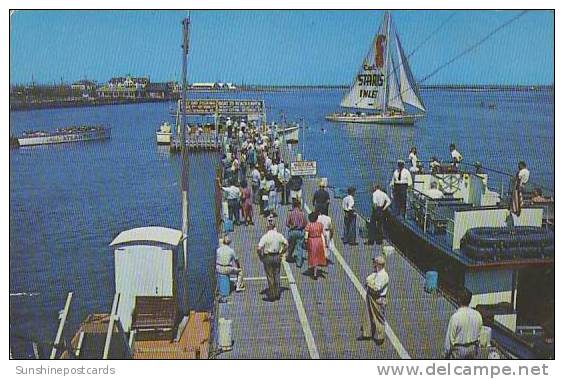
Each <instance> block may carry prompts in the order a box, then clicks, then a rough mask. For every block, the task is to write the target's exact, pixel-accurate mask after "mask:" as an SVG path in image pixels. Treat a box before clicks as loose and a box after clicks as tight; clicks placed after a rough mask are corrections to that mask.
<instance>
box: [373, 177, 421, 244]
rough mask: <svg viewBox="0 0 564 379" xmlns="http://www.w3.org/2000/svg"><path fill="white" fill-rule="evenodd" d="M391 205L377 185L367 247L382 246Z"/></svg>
mask: <svg viewBox="0 0 564 379" xmlns="http://www.w3.org/2000/svg"><path fill="white" fill-rule="evenodd" d="M408 175H409V176H410V177H411V174H409V173H408ZM391 203H392V201H391V200H390V198H389V197H388V195H387V194H386V193H385V192H384V191H382V189H381V188H380V186H379V185H378V184H376V185H375V186H374V192H373V193H372V213H371V215H370V225H369V229H368V241H367V242H366V245H374V242H376V243H377V244H378V245H381V244H382V240H383V239H384V225H383V223H384V216H385V214H386V210H387V209H388V208H389V206H390V204H391Z"/></svg>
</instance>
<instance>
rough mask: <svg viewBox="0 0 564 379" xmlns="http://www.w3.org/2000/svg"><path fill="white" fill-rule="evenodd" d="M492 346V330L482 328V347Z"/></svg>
mask: <svg viewBox="0 0 564 379" xmlns="http://www.w3.org/2000/svg"><path fill="white" fill-rule="evenodd" d="M491 344H492V328H490V327H489V326H482V328H481V329H480V347H489V346H491Z"/></svg>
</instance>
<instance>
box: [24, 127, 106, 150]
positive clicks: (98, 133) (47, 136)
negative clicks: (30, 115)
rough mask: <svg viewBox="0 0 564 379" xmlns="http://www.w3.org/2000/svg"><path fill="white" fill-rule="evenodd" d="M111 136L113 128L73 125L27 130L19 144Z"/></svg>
mask: <svg viewBox="0 0 564 379" xmlns="http://www.w3.org/2000/svg"><path fill="white" fill-rule="evenodd" d="M110 136H111V128H109V127H104V126H73V127H68V128H59V129H56V130H55V131H54V132H46V131H42V130H40V131H27V132H24V133H23V134H22V135H21V136H19V137H17V141H18V145H19V146H20V147H24V146H35V145H50V144H58V143H68V142H83V141H95V140H103V139H108V138H110Z"/></svg>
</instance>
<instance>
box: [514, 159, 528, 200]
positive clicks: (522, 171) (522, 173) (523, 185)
mask: <svg viewBox="0 0 564 379" xmlns="http://www.w3.org/2000/svg"><path fill="white" fill-rule="evenodd" d="M517 168H518V169H519V172H518V173H517V179H518V180H519V186H520V189H521V191H523V192H530V191H528V189H529V186H528V185H527V183H529V176H530V175H531V173H530V171H529V169H528V168H527V164H526V163H525V162H524V161H520V162H519V164H518V165H517Z"/></svg>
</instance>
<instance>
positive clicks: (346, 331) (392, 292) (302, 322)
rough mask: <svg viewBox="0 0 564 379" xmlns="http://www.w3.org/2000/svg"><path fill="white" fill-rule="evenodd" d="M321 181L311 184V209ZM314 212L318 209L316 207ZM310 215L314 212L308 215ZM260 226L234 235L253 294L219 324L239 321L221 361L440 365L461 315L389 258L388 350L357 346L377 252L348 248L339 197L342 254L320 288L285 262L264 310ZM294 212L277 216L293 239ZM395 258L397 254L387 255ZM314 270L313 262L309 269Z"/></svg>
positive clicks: (307, 192)
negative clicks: (289, 222)
mask: <svg viewBox="0 0 564 379" xmlns="http://www.w3.org/2000/svg"><path fill="white" fill-rule="evenodd" d="M316 185H317V181H316V180H314V179H307V180H305V181H304V190H303V193H304V200H305V201H306V203H307V202H308V199H311V196H312V194H313V192H314V190H315V186H316ZM309 207H311V203H309ZM306 210H307V207H306ZM254 211H255V216H254V221H255V225H251V226H236V227H235V231H234V232H233V233H232V234H231V235H232V239H233V245H232V246H233V248H234V249H235V250H236V251H237V252H238V254H239V255H240V258H241V264H242V266H243V268H244V272H245V277H246V279H245V283H246V287H247V290H246V291H245V292H241V293H235V292H233V293H232V294H231V296H230V297H229V298H228V302H227V303H221V304H220V305H219V309H218V312H217V315H216V317H217V318H218V319H219V318H226V319H230V320H232V335H233V340H234V344H233V349H232V350H231V351H228V352H223V353H221V354H219V355H218V357H217V358H218V359H250V358H254V359H309V358H312V359H317V358H321V359H398V358H406V359H408V358H414V359H431V358H440V357H441V356H442V351H443V347H442V346H443V341H444V335H445V333H446V327H447V324H448V320H449V317H450V315H451V314H452V313H453V312H454V311H455V307H454V306H453V305H452V304H451V303H450V302H449V301H447V300H446V299H445V298H443V297H442V296H441V295H440V294H428V293H425V292H424V290H423V286H424V278H423V276H422V275H421V273H419V272H418V271H417V269H416V268H415V267H413V266H412V265H411V264H410V263H409V262H408V261H407V260H406V259H405V258H404V257H403V256H401V255H400V254H399V253H397V252H394V253H391V254H388V255H387V264H386V270H387V271H388V273H389V276H390V287H389V298H388V301H389V303H388V307H387V320H388V323H389V324H388V326H387V329H386V335H387V338H386V342H385V343H384V345H382V346H377V345H376V344H374V343H373V342H372V341H357V340H356V337H357V336H359V335H360V318H361V314H362V313H361V312H364V311H365V307H366V305H365V302H364V296H365V290H364V288H363V285H364V279H365V278H366V276H368V274H370V272H371V270H372V264H371V260H372V257H373V255H374V249H375V247H374V246H365V245H363V240H362V239H360V238H359V240H358V242H359V243H360V244H359V245H358V246H349V245H343V244H342V243H341V240H340V237H341V235H342V233H343V211H342V209H341V200H340V199H336V198H334V197H333V196H332V199H331V204H330V209H329V215H330V216H331V218H332V219H333V222H334V223H335V226H336V229H335V230H336V235H335V238H334V240H335V241H334V242H335V249H334V250H333V251H332V252H331V254H330V257H329V259H330V260H331V263H330V264H329V265H328V266H327V267H325V268H323V272H324V278H323V277H322V278H320V279H319V280H317V281H314V280H313V279H312V278H311V277H310V276H307V275H305V274H304V273H305V272H306V270H307V266H306V264H304V267H302V268H297V267H296V266H295V264H293V263H286V262H283V266H282V269H281V275H282V280H281V287H282V296H281V299H280V300H279V301H277V302H273V303H270V302H265V301H263V300H261V299H262V297H263V295H261V294H260V292H261V291H262V290H263V289H265V288H266V287H267V283H266V277H265V273H264V269H263V266H262V263H261V262H260V261H259V258H258V256H257V254H256V246H257V244H258V241H259V239H260V237H261V236H262V234H263V233H265V232H266V230H267V229H266V220H265V219H264V217H261V216H258V215H257V213H258V212H257V211H256V209H254ZM288 212H289V207H288V206H285V207H282V206H280V207H279V209H278V215H279V216H278V218H277V221H276V222H277V229H278V231H280V232H281V233H283V234H285V235H286V227H285V223H286V216H287V213H288ZM385 250H386V251H392V250H393V249H392V248H386V249H385ZM306 263H307V262H306Z"/></svg>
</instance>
